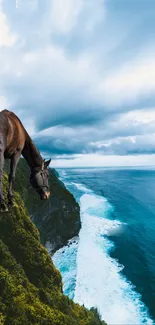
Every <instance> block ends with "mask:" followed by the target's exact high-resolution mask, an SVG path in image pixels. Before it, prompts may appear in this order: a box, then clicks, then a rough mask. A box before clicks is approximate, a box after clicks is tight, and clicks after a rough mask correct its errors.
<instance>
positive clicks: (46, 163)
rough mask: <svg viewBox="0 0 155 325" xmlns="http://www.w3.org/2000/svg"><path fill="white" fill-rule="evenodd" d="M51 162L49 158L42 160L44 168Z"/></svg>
mask: <svg viewBox="0 0 155 325" xmlns="http://www.w3.org/2000/svg"><path fill="white" fill-rule="evenodd" d="M50 162H51V159H49V160H47V161H45V162H44V168H47V167H48V166H49V164H50Z"/></svg>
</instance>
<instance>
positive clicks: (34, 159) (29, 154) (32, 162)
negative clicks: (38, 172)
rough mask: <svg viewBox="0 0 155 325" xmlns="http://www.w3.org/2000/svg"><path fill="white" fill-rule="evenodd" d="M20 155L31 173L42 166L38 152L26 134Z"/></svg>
mask: <svg viewBox="0 0 155 325" xmlns="http://www.w3.org/2000/svg"><path fill="white" fill-rule="evenodd" d="M22 155H23V157H24V158H25V160H26V161H27V163H28V165H29V167H30V169H31V170H32V171H33V170H35V169H37V168H40V167H41V166H42V163H43V159H42V157H41V155H40V152H39V150H38V149H37V147H36V146H35V144H34V142H33V141H32V139H31V138H30V136H29V135H28V134H26V140H25V146H24V149H23V151H22Z"/></svg>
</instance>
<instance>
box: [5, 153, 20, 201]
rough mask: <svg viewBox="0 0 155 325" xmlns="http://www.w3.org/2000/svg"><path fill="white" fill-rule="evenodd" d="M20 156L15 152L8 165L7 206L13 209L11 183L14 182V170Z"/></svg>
mask: <svg viewBox="0 0 155 325" xmlns="http://www.w3.org/2000/svg"><path fill="white" fill-rule="evenodd" d="M20 156H21V151H16V153H15V154H14V155H13V156H12V158H11V163H10V174H9V189H8V205H9V207H13V183H14V180H15V174H16V168H17V164H18V162H19V159H20Z"/></svg>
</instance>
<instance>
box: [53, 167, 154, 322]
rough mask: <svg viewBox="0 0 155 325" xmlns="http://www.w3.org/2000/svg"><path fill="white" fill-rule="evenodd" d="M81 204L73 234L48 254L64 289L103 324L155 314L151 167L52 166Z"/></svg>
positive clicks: (140, 319) (139, 319) (148, 319)
mask: <svg viewBox="0 0 155 325" xmlns="http://www.w3.org/2000/svg"><path fill="white" fill-rule="evenodd" d="M58 172H59V173H60V176H61V178H62V179H63V181H64V182H65V184H66V186H67V187H68V188H69V190H70V191H71V192H72V193H73V194H74V195H75V197H76V199H77V200H78V201H79V203H80V206H81V220H82V229H81V232H80V236H79V240H78V239H76V238H75V239H74V240H73V242H71V243H70V244H69V246H67V247H64V248H63V249H61V250H60V251H58V252H57V253H56V254H55V256H54V260H55V263H56V264H57V266H58V267H59V269H60V271H61V272H62V275H63V282H64V290H65V293H66V294H67V295H69V296H70V297H71V298H74V300H75V301H77V302H79V303H81V304H83V303H84V304H85V305H86V306H87V307H92V306H95V307H97V308H98V309H99V311H100V313H101V315H102V318H104V319H105V320H106V321H107V322H108V323H109V324H153V323H154V321H153V320H155V254H154V250H155V171H154V170H149V169H148V170H147V169H125V170H123V169H66V170H60V171H59V170H58Z"/></svg>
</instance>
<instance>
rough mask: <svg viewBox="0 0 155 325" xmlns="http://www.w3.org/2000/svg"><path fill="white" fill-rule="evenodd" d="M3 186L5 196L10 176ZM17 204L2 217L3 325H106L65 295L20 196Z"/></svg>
mask: <svg viewBox="0 0 155 325" xmlns="http://www.w3.org/2000/svg"><path fill="white" fill-rule="evenodd" d="M23 177H24V175H23ZM3 183H4V184H3V186H4V193H5V195H6V189H7V175H4V180H3ZM21 184H22V179H21ZM21 186H22V185H21ZM26 195H27V191H26ZM14 201H15V206H14V208H13V209H11V210H10V212H8V213H0V324H1V325H31V324H33V325H103V324H105V323H104V322H101V321H100V319H99V317H98V314H97V312H96V311H95V310H91V311H88V310H87V309H85V308H84V307H81V306H79V305H78V304H75V303H73V302H72V301H71V300H70V299H69V298H68V297H66V296H64V295H63V293H62V281H61V275H60V273H59V271H57V270H56V268H55V266H54V264H53V262H52V259H51V257H50V255H49V254H48V253H47V250H46V249H45V248H44V247H43V246H42V245H41V243H40V239H39V232H38V230H37V228H36V227H35V225H34V224H33V222H32V221H31V220H30V217H29V216H28V214H27V210H26V208H25V205H24V202H23V200H22V199H21V196H20V195H19V193H17V192H15V200H14Z"/></svg>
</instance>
